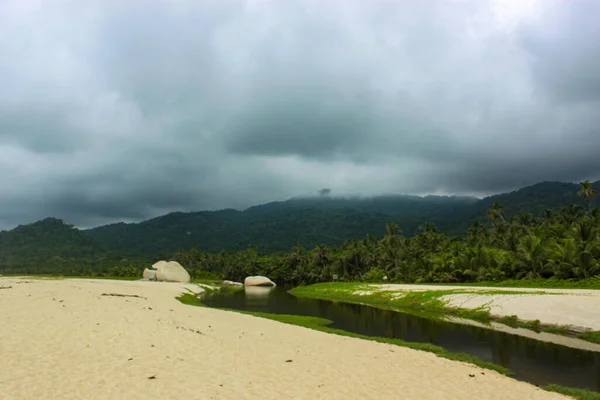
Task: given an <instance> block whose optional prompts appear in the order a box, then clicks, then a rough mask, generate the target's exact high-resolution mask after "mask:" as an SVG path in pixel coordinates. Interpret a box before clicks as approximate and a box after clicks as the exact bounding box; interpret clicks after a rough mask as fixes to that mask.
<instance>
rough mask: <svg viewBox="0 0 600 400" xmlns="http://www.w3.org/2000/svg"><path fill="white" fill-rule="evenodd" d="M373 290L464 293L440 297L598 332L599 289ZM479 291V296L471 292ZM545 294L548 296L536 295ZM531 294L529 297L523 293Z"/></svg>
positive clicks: (501, 313) (450, 302)
mask: <svg viewBox="0 0 600 400" xmlns="http://www.w3.org/2000/svg"><path fill="white" fill-rule="evenodd" d="M370 288H372V290H373V291H381V290H386V291H398V292H399V294H400V293H403V292H408V291H427V290H457V291H460V290H464V291H466V292H468V293H464V294H463V293H456V294H451V295H448V296H443V297H442V300H447V301H448V305H450V306H452V307H462V308H471V309H474V308H478V307H481V306H489V307H490V313H491V314H493V315H498V316H511V315H516V316H517V317H519V319H522V320H536V319H539V320H540V322H541V323H544V324H556V325H572V326H574V327H579V328H588V329H592V330H600V290H584V289H529V288H527V289H522V288H501V287H481V286H479V287H475V286H458V285H457V286H454V285H443V286H442V285H439V286H436V285H400V284H391V285H370ZM498 291H502V292H517V293H515V294H494V293H490V294H486V292H498ZM472 292H478V293H472ZM540 292H544V293H547V294H539V293H540ZM525 293H531V294H525Z"/></svg>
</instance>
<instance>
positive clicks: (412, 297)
mask: <svg viewBox="0 0 600 400" xmlns="http://www.w3.org/2000/svg"><path fill="white" fill-rule="evenodd" d="M291 293H292V294H294V295H295V296H298V297H309V298H316V299H323V300H333V301H343V302H350V303H360V304H368V305H372V306H375V307H380V308H387V309H397V310H404V311H409V312H410V311H417V312H419V313H421V314H426V315H430V316H432V317H434V318H435V317H442V318H446V317H453V318H455V319H456V318H459V319H461V321H464V320H474V321H478V322H483V323H485V324H488V326H490V327H493V328H495V329H499V325H500V324H501V325H504V328H501V327H500V328H501V329H503V330H506V328H507V327H508V328H513V329H515V328H521V329H523V328H524V329H529V330H532V331H535V332H546V333H551V334H554V335H553V336H554V337H550V336H547V338H549V339H551V340H548V341H551V342H554V343H557V344H563V345H568V346H571V347H578V348H585V349H587V350H594V351H600V333H599V331H600V291H599V290H582V289H576V290H569V289H543V290H541V289H527V288H501V289H499V288H497V287H475V286H453V285H398V284H365V283H322V284H316V285H310V286H304V287H298V288H295V289H293V290H292V291H291ZM511 333H517V334H518V332H511ZM521 334H523V332H521ZM557 335H563V336H568V337H575V338H577V339H578V340H579V339H580V340H585V341H588V342H591V345H586V346H574V344H576V343H574V342H573V341H572V340H560V337H557Z"/></svg>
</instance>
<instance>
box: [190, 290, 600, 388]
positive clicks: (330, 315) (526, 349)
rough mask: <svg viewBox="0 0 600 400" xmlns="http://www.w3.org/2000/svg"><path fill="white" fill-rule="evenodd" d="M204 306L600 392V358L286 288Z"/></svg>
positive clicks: (223, 297) (216, 298) (213, 298)
mask: <svg viewBox="0 0 600 400" xmlns="http://www.w3.org/2000/svg"><path fill="white" fill-rule="evenodd" d="M202 301H203V302H204V304H206V305H207V306H209V307H217V308H230V309H234V310H245V311H260V312H268V313H274V314H291V315H306V316H314V317H321V318H326V319H329V320H331V321H333V324H332V325H331V327H333V328H338V329H343V330H345V331H348V332H353V333H358V334H362V335H368V336H381V337H387V338H397V339H402V340H405V341H409V342H424V343H433V344H435V345H438V346H441V347H444V348H445V349H447V350H449V351H451V352H454V353H467V354H471V355H473V356H476V357H478V358H479V359H481V360H484V361H489V362H493V363H495V364H499V365H502V366H504V367H506V368H508V369H510V370H511V371H513V372H514V373H515V378H517V379H519V380H522V381H526V382H530V383H533V384H536V385H540V386H541V385H546V384H549V383H555V384H559V385H564V386H571V387H577V388H584V389H590V390H595V391H600V353H598V352H592V351H585V350H578V349H573V348H570V347H565V346H560V345H556V344H550V343H546V342H542V341H539V340H535V339H530V338H525V337H522V336H518V335H512V334H508V333H504V332H498V331H494V330H491V329H484V328H479V327H474V326H468V325H461V324H456V323H450V322H444V321H438V320H432V319H429V318H424V317H419V316H415V315H411V314H406V313H402V312H396V311H388V310H381V309H378V308H374V307H369V306H362V305H357V304H347V303H338V302H331V301H325V300H313V299H301V298H296V297H294V296H292V295H291V294H289V293H288V292H287V290H286V289H284V288H282V287H276V288H264V287H246V288H244V290H239V291H234V292H230V291H226V292H224V293H221V292H219V291H216V292H213V293H211V294H209V295H207V296H204V297H203V298H202Z"/></svg>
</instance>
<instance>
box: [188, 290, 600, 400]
mask: <svg viewBox="0 0 600 400" xmlns="http://www.w3.org/2000/svg"><path fill="white" fill-rule="evenodd" d="M177 300H179V301H180V302H181V303H183V304H187V305H192V306H200V307H204V304H203V303H202V301H201V300H200V299H198V298H197V297H196V296H194V295H192V294H187V293H186V294H182V295H180V296H179V297H177ZM220 310H222V311H232V312H237V313H240V314H246V315H252V316H254V317H258V318H266V319H271V320H274V321H278V322H281V323H284V324H290V325H297V326H302V327H305V328H309V329H313V330H316V331H320V332H326V333H331V334H335V335H340V336H347V337H352V338H357V339H364V340H371V341H374V342H379V343H387V344H392V345H395V346H401V347H408V348H410V349H414V350H420V351H426V352H429V353H433V354H435V355H437V356H438V357H442V358H446V359H448V360H453V361H462V362H465V363H469V364H473V365H476V366H478V367H480V368H485V369H489V370H493V371H496V372H499V373H500V374H502V375H506V376H512V375H514V373H513V372H512V371H510V370H509V369H507V368H505V367H503V366H501V365H497V364H494V363H490V362H486V361H482V360H480V359H478V358H477V357H474V356H471V355H469V354H465V353H451V352H449V351H448V350H446V349H444V348H443V347H440V346H436V345H433V344H430V343H414V342H406V341H404V340H400V339H391V338H383V337H375V336H365V335H359V334H356V333H352V332H347V331H343V330H341V329H334V328H330V327H329V325H331V323H332V321H330V320H328V319H325V318H318V317H308V316H300V315H284V314H269V313H261V312H251V311H240V310H231V309H223V308H222V309H220ZM542 389H544V390H547V391H549V392H557V393H561V394H564V395H567V396H571V397H573V398H574V399H577V400H600V393H598V392H592V391H589V390H585V389H576V388H570V387H566V386H560V385H547V386H543V387H542Z"/></svg>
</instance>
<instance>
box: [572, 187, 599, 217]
mask: <svg viewBox="0 0 600 400" xmlns="http://www.w3.org/2000/svg"><path fill="white" fill-rule="evenodd" d="M579 185H580V186H579V191H577V194H578V195H579V196H581V197H583V199H584V200H585V202H586V203H587V205H588V210H589V211H591V210H592V202H591V201H592V199H593V198H594V197H596V194H597V192H596V189H594V188H593V187H592V183H591V182H590V181H588V180H585V181H582V182H579Z"/></svg>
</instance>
